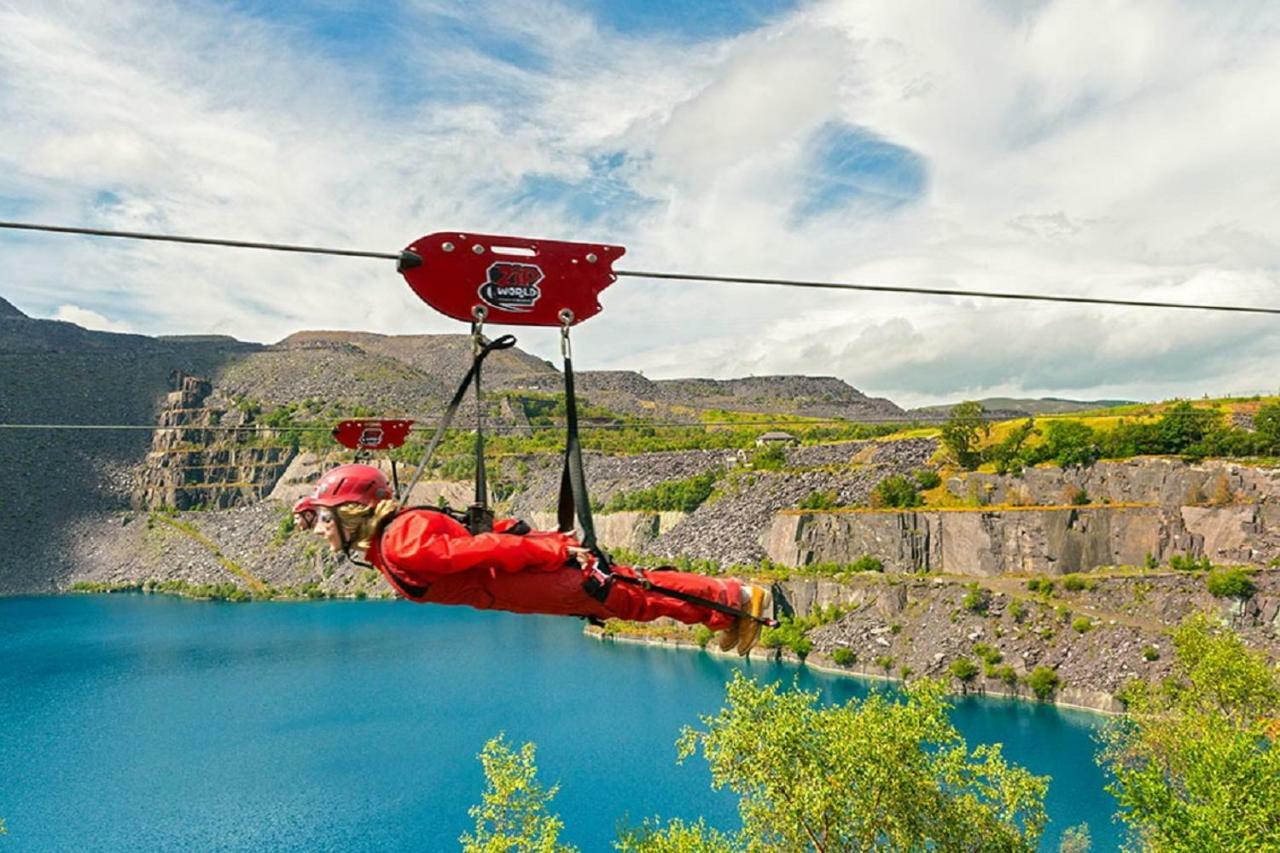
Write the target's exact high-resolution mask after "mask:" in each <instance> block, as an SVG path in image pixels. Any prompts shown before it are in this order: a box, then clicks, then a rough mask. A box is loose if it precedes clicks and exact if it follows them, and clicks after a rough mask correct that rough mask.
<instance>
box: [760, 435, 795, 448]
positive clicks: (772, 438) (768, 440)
mask: <svg viewBox="0 0 1280 853" xmlns="http://www.w3.org/2000/svg"><path fill="white" fill-rule="evenodd" d="M799 443H800V442H799V441H797V440H796V437H795V436H794V435H792V434H791V433H789V432H766V433H765V434H764V435H762V436H760V437H759V438H757V439H756V447H773V446H774V445H779V444H780V445H782V446H783V447H795V446H796V445H797V444H799Z"/></svg>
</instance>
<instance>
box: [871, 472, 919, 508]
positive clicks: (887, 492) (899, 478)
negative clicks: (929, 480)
mask: <svg viewBox="0 0 1280 853" xmlns="http://www.w3.org/2000/svg"><path fill="white" fill-rule="evenodd" d="M922 503H924V498H922V497H920V491H919V489H917V487H916V482H915V480H912V479H910V478H909V477H905V476H903V475H902V474H891V475H889V476H888V477H885V478H884V479H883V480H881V481H880V482H879V483H876V487H875V488H874V489H872V490H871V505H872V506H873V507H886V508H888V507H897V508H899V509H905V508H909V507H913V506H920V505H921V504H922Z"/></svg>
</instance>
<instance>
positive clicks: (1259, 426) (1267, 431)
mask: <svg viewBox="0 0 1280 853" xmlns="http://www.w3.org/2000/svg"><path fill="white" fill-rule="evenodd" d="M1253 428H1254V429H1256V430H1257V431H1258V436H1259V437H1260V438H1261V439H1262V440H1263V441H1264V442H1265V443H1266V445H1267V447H1268V448H1269V449H1270V450H1272V451H1273V452H1274V451H1275V450H1277V449H1280V403H1268V404H1267V405H1265V406H1262V407H1261V408H1259V409H1258V411H1257V413H1255V414H1254V416H1253Z"/></svg>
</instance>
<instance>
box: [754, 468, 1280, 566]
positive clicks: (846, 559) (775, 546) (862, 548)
mask: <svg viewBox="0 0 1280 853" xmlns="http://www.w3.org/2000/svg"><path fill="white" fill-rule="evenodd" d="M1094 467H1095V468H1101V469H1102V470H1099V471H1093V470H1092V469H1084V470H1068V471H1063V470H1061V469H1034V471H1028V472H1026V474H1025V475H1024V476H1023V477H1010V476H1003V477H1001V476H996V475H989V474H979V475H974V474H971V475H967V476H962V477H957V478H953V479H952V481H951V483H949V486H950V487H951V490H952V492H953V493H968V492H972V491H973V490H972V489H971V488H970V485H971V484H973V483H978V484H980V486H981V487H982V489H983V493H984V494H986V495H989V497H988V498H987V499H988V500H990V501H991V502H992V503H998V502H1000V500H1001V499H1004V500H1006V501H1008V500H1010V499H1013V500H1014V501H1027V502H1029V503H1030V504H1031V505H1027V506H1017V505H1009V506H1002V507H990V508H984V507H966V508H947V509H910V510H883V511H876V510H834V511H825V512H822V511H814V512H801V511H796V510H787V511H783V512H779V513H777V514H776V515H775V516H774V518H773V520H772V523H771V524H770V525H769V526H768V528H767V529H765V530H764V531H763V532H762V533H761V537H760V544H761V547H762V548H763V549H764V551H765V553H766V554H768V556H769V558H770V559H771V560H774V561H775V562H779V563H782V564H784V565H790V566H805V565H810V564H813V563H852V562H854V561H855V560H857V559H858V558H860V557H862V556H864V555H870V556H874V557H876V558H878V559H880V560H881V561H882V562H883V564H884V568H885V570H886V571H891V572H929V571H940V572H948V573H952V574H968V575H982V576H989V575H997V574H1032V573H1044V574H1065V573H1069V572H1083V571H1089V570H1091V569H1095V568H1098V567H1100V566H1123V565H1131V566H1136V565H1142V564H1144V563H1145V562H1147V561H1148V560H1149V559H1154V560H1156V561H1157V562H1164V561H1166V560H1167V559H1168V558H1169V557H1171V556H1175V555H1187V556H1193V557H1208V558H1209V559H1210V560H1212V561H1213V562H1215V563H1242V564H1251V565H1263V564H1265V563H1268V562H1269V561H1271V560H1273V559H1276V558H1277V557H1280V491H1277V481H1276V477H1277V472H1276V471H1275V469H1269V468H1249V467H1246V466H1242V465H1237V464H1233V463H1226V462H1214V463H1205V464H1201V465H1188V464H1187V463H1184V462H1180V461H1177V460H1169V459H1135V460H1129V461H1127V462H1124V463H1099V464H1098V465H1096V466H1094ZM1072 488H1085V489H1086V491H1087V493H1088V495H1089V497H1091V498H1097V497H1098V496H1099V495H1101V496H1104V497H1109V499H1110V500H1115V501H1122V500H1123V501H1129V503H1114V504H1101V505H1099V504H1091V505H1088V506H1062V505H1057V506H1054V505H1047V504H1052V503H1059V504H1060V502H1061V499H1062V495H1063V494H1064V492H1065V491H1067V490H1070V489H1072ZM1020 490H1021V491H1020ZM1028 493H1029V494H1028ZM1206 493H1207V494H1206ZM1214 495H1216V498H1215V497H1213V496H1214ZM1188 499H1192V500H1196V501H1200V503H1186V501H1187V500H1188ZM1215 500H1216V501H1224V502H1223V503H1220V504H1215V503H1214V501H1215ZM1041 501H1043V502H1044V503H1043V504H1041V503H1040V502H1041Z"/></svg>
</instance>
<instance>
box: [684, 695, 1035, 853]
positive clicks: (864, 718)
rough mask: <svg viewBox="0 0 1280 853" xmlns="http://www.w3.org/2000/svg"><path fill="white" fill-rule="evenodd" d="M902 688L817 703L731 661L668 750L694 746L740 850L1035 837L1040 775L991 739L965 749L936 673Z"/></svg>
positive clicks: (1000, 844) (1021, 843)
mask: <svg viewBox="0 0 1280 853" xmlns="http://www.w3.org/2000/svg"><path fill="white" fill-rule="evenodd" d="M903 692H904V694H905V700H904V701H902V702H893V701H890V700H889V699H888V698H886V697H885V696H884V695H881V694H878V693H876V694H872V695H871V696H869V697H868V698H867V699H865V700H863V701H862V702H860V703H859V702H856V701H851V702H849V703H848V704H846V705H838V706H832V707H826V708H822V707H819V706H818V695H817V693H809V692H804V691H800V690H788V691H785V692H782V691H780V690H779V688H778V686H777V685H776V684H770V685H765V686H760V685H758V684H756V683H755V682H754V681H751V680H748V679H746V678H744V677H743V676H742V674H741V673H735V675H734V678H733V681H731V682H730V683H729V685H728V695H727V700H726V706H725V707H724V708H723V709H721V711H720V713H719V714H718V715H716V716H714V717H704V718H703V720H702V723H703V725H704V726H705V728H704V729H701V730H699V729H692V728H687V729H685V730H684V732H683V733H682V734H681V737H680V740H679V750H680V757H681V760H684V759H686V758H688V757H689V756H690V755H692V754H694V753H695V752H697V751H699V750H700V751H701V752H702V754H703V755H704V756H705V757H706V759H707V762H708V763H709V764H710V765H711V779H712V787H714V788H726V787H727V788H729V789H730V790H731V791H733V792H735V793H736V794H738V795H739V797H740V800H739V804H738V809H739V813H740V814H741V817H742V824H743V829H742V838H743V840H744V841H745V844H744V846H745V847H747V848H748V849H751V850H868V849H872V848H889V849H895V850H924V849H936V850H968V849H972V844H973V840H974V839H977V838H981V839H982V840H983V849H986V850H1032V849H1035V846H1036V844H1037V841H1038V839H1039V837H1040V833H1041V831H1042V830H1043V828H1044V824H1045V813H1044V794H1045V791H1046V789H1047V786H1048V780H1047V778H1045V777H1037V776H1032V775H1031V774H1030V773H1028V772H1027V771H1026V770H1024V769H1022V768H1019V767H1016V766H1011V765H1009V764H1008V763H1007V762H1006V761H1005V760H1004V757H1003V756H1002V755H1001V752H1000V748H999V747H998V746H979V747H977V748H975V749H972V750H970V749H969V747H968V746H967V745H966V744H965V742H964V739H963V738H962V737H961V736H960V733H959V732H957V731H956V729H955V727H954V726H952V725H951V722H950V720H949V719H948V718H947V709H948V705H947V703H946V702H945V701H944V699H943V696H944V693H945V689H944V687H943V685H942V684H940V683H939V682H936V681H933V680H930V679H921V680H920V681H918V682H915V683H913V684H911V685H910V686H908V687H905V688H903Z"/></svg>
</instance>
